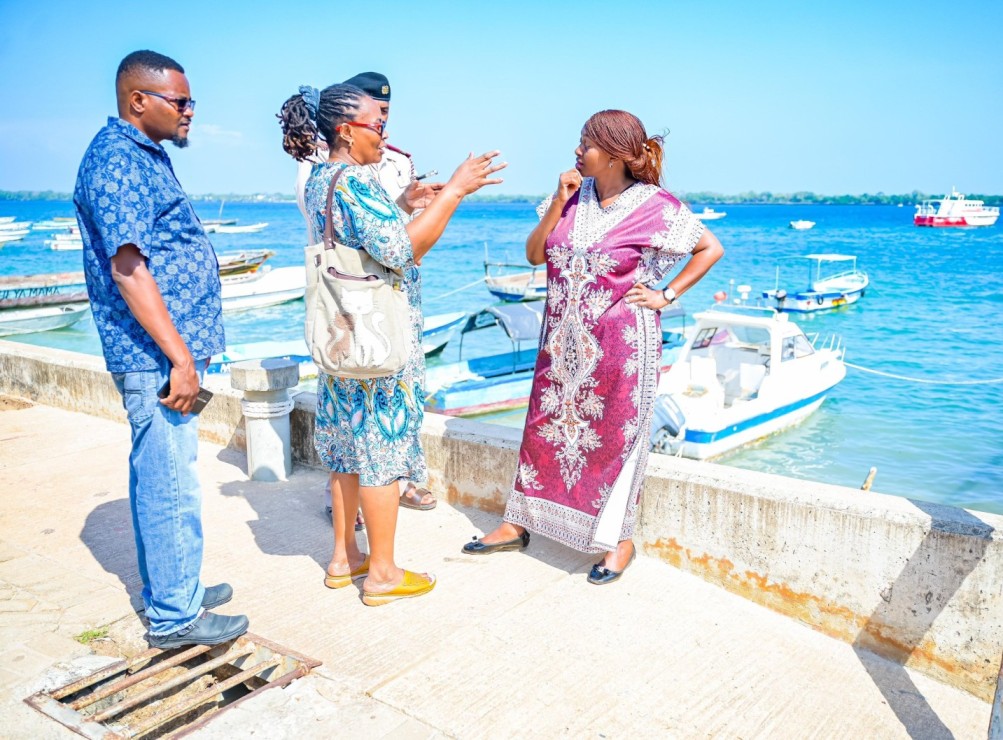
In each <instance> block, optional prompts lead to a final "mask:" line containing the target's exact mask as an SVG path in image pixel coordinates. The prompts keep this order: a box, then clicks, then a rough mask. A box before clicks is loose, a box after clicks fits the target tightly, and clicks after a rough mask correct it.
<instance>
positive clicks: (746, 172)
mask: <svg viewBox="0 0 1003 740" xmlns="http://www.w3.org/2000/svg"><path fill="white" fill-rule="evenodd" d="M812 5H815V4H812ZM817 5H818V6H819V7H817V8H816V7H809V4H808V3H804V2H771V1H770V0H766V1H764V2H756V3H750V2H695V1H691V2H687V3H679V2H662V3H648V2H631V1H630V0H619V2H614V1H613V0H602V2H591V1H590V0H585V1H582V2H565V1H564V0H551V1H550V2H543V1H542V0H537V2H532V3H527V2H518V1H510V2H499V3H461V2H436V1H434V0H432V1H430V2H422V3H413V2H406V3H399V2H393V1H388V2H370V1H368V0H350V1H348V2H342V3H334V2H332V3H326V4H324V3H302V4H295V3H291V4H282V6H281V9H280V6H279V4H278V3H266V2H255V1H254V0H245V1H244V2H240V3H229V2H219V3H210V2H203V3H193V2H187V0H180V1H179V2H174V3H169V4H157V5H156V6H155V5H154V4H152V3H150V4H146V3H142V4H140V3H134V2H133V3H114V2H100V0H96V1H95V2H92V3H78V2H75V3H71V2H58V1H57V2H40V1H39V0H33V1H32V2H23V1H22V0H0V70H3V73H2V74H0V96H2V99H3V100H4V101H6V102H7V103H8V104H7V105H5V106H4V107H3V111H2V112H0V133H2V135H0V189H6V190H21V189H26V190H40V189H53V190H63V191H69V190H71V189H72V186H73V181H74V178H75V175H76V168H77V165H78V163H79V161H80V157H81V155H82V154H83V151H84V149H85V148H86V146H87V143H88V142H89V140H90V139H91V137H92V136H93V135H94V133H95V132H96V131H97V130H98V129H99V128H100V127H101V125H103V123H104V120H105V117H106V116H107V115H114V112H115V98H114V73H115V69H116V67H117V64H118V62H119V60H120V59H121V58H122V57H123V56H124V55H125V54H126V53H128V52H130V51H133V50H135V49H140V48H150V49H154V50H156V51H160V52H162V53H165V54H168V55H170V56H172V57H174V58H175V59H177V60H178V61H179V62H180V63H181V64H182V65H183V66H184V67H185V69H186V70H187V73H188V78H189V80H190V82H191V86H192V92H193V95H194V97H195V98H196V99H197V100H198V112H197V115H196V117H195V122H194V123H195V125H194V126H193V129H192V133H191V138H192V141H193V143H192V146H191V147H190V148H188V149H187V150H184V151H179V150H174V149H171V152H170V153H171V155H172V158H173V160H174V162H175V168H176V170H177V172H178V176H179V178H180V179H181V182H182V183H183V184H184V185H185V187H186V189H187V190H189V192H192V193H206V192H239V193H251V192H292V187H293V180H294V169H295V168H294V166H293V162H292V160H291V159H290V158H289V157H288V156H287V155H286V154H285V153H284V152H283V151H282V149H281V137H280V133H279V128H278V125H277V122H276V119H275V117H274V116H275V113H276V112H277V111H278V109H279V107H280V106H281V104H282V102H283V100H285V99H286V98H287V97H288V96H289V95H291V94H292V93H294V92H295V91H296V88H297V86H298V85H300V84H304V83H311V84H314V85H316V86H318V87H323V86H325V85H327V84H331V83H333V82H338V81H341V80H343V79H345V78H347V77H350V76H351V75H353V74H355V73H357V72H362V71H367V70H376V71H380V72H383V73H385V74H386V75H387V76H388V77H389V78H390V82H391V84H392V85H393V111H392V116H391V120H390V129H389V130H390V138H391V141H392V142H393V143H395V144H397V145H398V146H400V147H401V148H403V149H406V150H408V151H410V152H412V153H413V154H414V155H415V160H416V162H417V166H418V168H419V169H420V170H426V169H431V168H436V169H438V170H439V172H440V173H441V175H442V176H443V177H445V176H448V174H449V173H450V172H451V171H452V169H453V168H454V167H455V166H456V164H457V163H458V162H459V161H460V159H462V157H464V156H465V155H466V154H467V152H468V151H476V152H480V151H483V150H486V149H491V148H497V149H500V150H502V152H503V156H504V158H505V159H506V160H507V161H508V162H509V163H510V165H509V168H508V170H506V172H505V173H504V176H505V178H506V182H505V184H504V185H502V186H500V187H499V188H498V189H497V190H496V191H495V192H505V193H542V192H545V191H549V190H550V189H551V188H552V187H553V185H554V184H555V183H556V179H557V176H558V174H559V173H560V172H561V171H562V170H564V169H567V168H569V167H570V166H571V165H572V164H573V154H572V150H573V149H574V147H575V145H576V143H577V140H578V134H579V131H580V129H581V125H582V123H583V122H584V120H585V119H586V118H587V117H588V116H589V115H590V114H591V113H593V112H595V111H597V110H600V109H602V108H612V107H618V108H626V109H627V110H630V111H632V112H634V113H636V114H637V115H638V116H640V118H641V119H642V120H643V121H644V122H645V124H646V125H647V126H648V128H649V130H650V131H652V132H660V131H664V130H669V131H670V133H669V136H668V139H667V157H666V180H667V183H668V186H669V187H670V189H674V190H683V191H696V190H713V191H717V192H723V193H737V192H741V191H746V190H757V191H760V190H769V191H773V192H789V191H794V190H814V191H816V192H820V193H844V192H845V193H862V192H865V191H866V192H872V193H873V192H878V191H882V192H886V193H897V192H907V191H911V190H913V189H918V190H922V191H926V192H932V193H939V192H943V191H945V190H947V189H948V188H950V187H951V186H957V187H958V189H959V190H962V191H963V192H983V193H1003V149H1001V147H1000V134H1001V131H1003V44H1001V43H1000V32H1001V21H1003V3H1000V2H998V0H997V1H994V2H969V3H964V4H951V3H948V4H945V3H943V2H936V3H935V2H922V1H917V2H908V3H906V2H879V3H876V2H858V1H857V0H844V1H843V2H840V3H825V4H824V7H823V4H822V3H818V4H817Z"/></svg>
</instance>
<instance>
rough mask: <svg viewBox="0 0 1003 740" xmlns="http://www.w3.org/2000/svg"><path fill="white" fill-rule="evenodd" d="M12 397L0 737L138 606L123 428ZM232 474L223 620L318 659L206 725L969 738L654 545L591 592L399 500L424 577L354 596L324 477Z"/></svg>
mask: <svg viewBox="0 0 1003 740" xmlns="http://www.w3.org/2000/svg"><path fill="white" fill-rule="evenodd" d="M7 408H9V410H6V411H0V443H2V446H0V451H2V452H0V455H2V456H0V465H2V471H0V497H2V500H3V502H4V504H3V508H2V510H0V589H3V590H2V593H3V601H2V602H0V640H2V641H3V643H2V644H3V645H4V650H3V651H2V653H0V736H4V737H13V738H21V737H24V738H39V737H41V738H45V737H67V738H68V737H72V735H70V734H69V733H68V732H65V731H63V730H61V729H59V728H58V727H57V726H56V725H55V724H54V723H53V722H52V721H51V720H48V719H46V718H43V717H41V716H40V715H38V714H36V713H35V712H34V711H33V710H31V709H30V708H28V707H27V706H25V705H24V704H22V703H21V700H22V699H23V698H24V697H25V696H27V695H28V694H29V693H30V689H31V688H32V687H33V686H34V685H35V683H37V681H38V678H39V676H40V675H42V674H43V672H44V670H45V668H46V666H47V665H49V664H50V663H53V662H56V661H58V660H65V659H68V658H71V657H74V656H77V657H79V656H80V655H81V654H83V653H86V652H87V649H86V648H83V646H81V645H78V644H77V643H76V642H73V641H72V639H71V638H72V637H73V636H74V635H77V634H79V633H80V632H82V631H83V630H85V629H90V628H94V627H97V626H100V625H104V624H108V623H112V622H116V623H118V622H119V621H120V620H124V621H125V622H126V623H128V622H129V621H130V620H131V619H132V617H130V614H131V606H130V594H131V595H133V597H134V595H135V592H136V590H137V589H138V586H139V583H138V576H137V572H136V564H135V553H134V551H133V544H132V536H131V533H130V519H129V509H128V502H127V498H126V495H127V487H128V480H127V471H126V455H127V448H128V437H129V432H128V427H127V426H126V425H124V424H118V423H113V422H111V421H107V420H104V419H100V418H96V417H93V416H87V415H83V414H77V413H71V412H68V411H64V410H57V409H52V408H46V407H42V406H34V407H28V408H17V407H16V405H13V406H10V407H7ZM453 428H454V429H455V425H454V427H453ZM468 454H469V451H468ZM243 466H244V460H243V456H242V455H241V454H240V453H238V452H236V451H234V450H229V449H224V448H221V447H218V446H214V445H212V444H209V443H203V444H202V446H201V452H200V460H199V469H200V475H201V478H202V482H203V488H204V502H203V510H204V524H205V533H206V552H205V565H204V577H205V579H206V581H207V582H209V583H215V582H218V581H220V580H228V581H229V582H230V583H231V584H232V585H233V586H234V589H235V592H236V595H235V598H234V600H233V602H231V603H230V604H228V605H227V606H226V608H225V609H221V610H220V611H222V612H224V613H238V612H245V613H247V614H248V615H249V616H250V618H251V627H252V630H253V631H254V632H256V633H257V634H260V635H262V636H264V637H266V638H268V639H272V640H274V641H276V642H278V643H279V644H282V645H285V646H287V647H289V648H292V649H294V650H298V651H300V652H302V653H304V654H306V655H309V656H311V657H314V658H318V659H320V660H323V661H324V665H323V666H322V667H321V668H319V669H317V671H316V676H315V677H314V678H311V679H306V682H305V683H303V684H301V685H300V686H298V687H296V686H295V684H294V687H295V688H294V689H293V690H291V691H275V692H271V696H269V692H266V693H265V694H264V695H262V698H261V699H258V700H254V701H252V702H248V703H247V704H246V705H245V706H244V707H243V708H242V709H241V710H240V711H239V712H237V713H235V714H233V715H232V716H230V717H227V718H221V720H220V724H219V725H218V726H217V727H216V728H213V729H212V730H207V731H206V733H207V734H206V735H205V736H207V737H216V736H219V737H224V736H225V737H244V736H249V735H251V734H252V732H253V733H256V735H259V736H267V737H289V738H292V737H298V738H314V737H317V738H320V737H330V736H332V734H334V735H341V734H347V733H348V731H351V732H352V733H353V734H359V735H360V736H367V737H368V736H373V737H381V736H393V737H412V736H413V737H435V736H448V737H485V736H491V737H498V736H510V735H515V734H527V735H538V736H544V737H551V736H556V735H571V736H591V737H595V736H597V735H601V736H605V737H617V736H620V737H629V736H641V737H650V736H654V735H656V734H657V735H659V736H669V737H694V736H706V735H710V736H724V737H777V736H781V737H783V736H797V737H832V736H839V737H887V738H906V737H912V738H920V737H923V738H926V737H948V736H951V735H953V736H954V737H958V738H977V737H984V736H985V731H986V727H987V724H988V719H989V705H988V704H987V703H986V702H983V701H981V700H979V699H977V698H975V697H973V696H972V695H970V694H968V693H965V692H962V691H960V690H958V689H956V688H953V687H950V686H947V685H945V684H942V683H939V682H937V681H934V680H932V679H930V678H928V677H926V676H924V675H922V674H920V673H918V672H917V671H914V670H911V669H909V668H903V667H902V666H900V665H897V664H895V663H892V662H890V661H887V660H884V659H881V658H879V657H876V656H874V655H873V654H872V653H870V652H868V651H867V650H864V649H862V648H861V647H860V646H859V645H858V646H853V645H849V644H847V643H846V642H841V641H838V640H834V639H831V638H829V637H827V636H825V635H823V634H822V633H820V632H818V631H816V630H812V629H809V628H807V627H805V626H804V625H801V624H798V622H796V621H795V620H791V619H788V618H786V617H784V616H782V615H780V614H778V613H776V612H775V611H771V610H769V609H764V608H762V607H761V606H758V605H757V604H754V603H751V602H750V601H748V600H746V599H743V598H740V597H738V596H736V595H735V594H733V593H729V592H728V591H726V590H724V589H721V588H717V587H715V586H713V585H711V584H709V583H707V582H706V581H704V580H702V579H700V578H694V577H693V576H692V575H690V574H688V573H685V572H683V571H681V570H679V569H676V568H672V567H669V566H668V565H666V564H665V563H664V562H661V561H660V560H658V559H657V558H651V557H639V558H638V559H637V561H636V562H635V563H634V564H633V565H632V566H631V568H630V569H629V571H628V572H627V574H626V575H625V577H624V578H623V579H622V580H621V581H620V582H619V583H617V584H614V585H612V586H609V587H604V588H597V587H594V586H590V585H588V584H587V583H586V581H585V574H586V572H587V570H588V568H589V566H590V563H591V560H592V559H591V558H589V557H587V556H583V555H581V554H579V553H576V552H574V551H570V550H568V549H566V548H562V547H560V546H558V545H556V544H554V543H552V542H549V541H546V540H542V539H539V540H538V539H534V540H533V542H532V544H531V547H530V549H529V550H528V551H527V552H526V553H524V554H520V553H505V554H501V555H495V556H490V557H483V558H475V557H470V556H464V555H462V554H461V553H460V552H459V548H460V546H461V545H462V543H463V542H464V541H466V540H467V539H468V538H469V536H470V535H472V534H475V533H478V532H480V531H484V530H485V529H487V528H489V527H491V526H493V524H494V523H495V521H496V516H495V515H493V514H488V513H485V512H483V511H480V510H478V509H467V508H454V507H451V506H449V505H448V504H446V503H440V504H439V506H438V507H437V508H436V509H435V510H433V511H431V512H417V511H410V510H403V509H402V510H401V512H400V524H399V531H398V538H397V540H398V553H399V559H400V562H401V563H402V564H403V565H405V566H407V567H411V568H412V569H421V570H429V571H432V572H434V573H435V574H436V575H437V576H438V579H439V580H438V585H437V587H436V589H435V591H434V592H433V593H432V594H430V595H429V596H426V597H422V598H420V599H414V600H410V601H404V602H399V603H396V604H392V605H389V606H385V607H381V608H375V609H374V608H367V607H365V606H363V605H362V604H361V602H360V599H359V593H358V591H357V589H355V588H347V589H342V590H339V591H330V590H327V589H325V588H324V586H323V585H322V578H323V571H324V567H325V566H326V564H327V560H328V557H329V554H330V547H331V531H330V525H329V524H328V523H327V521H326V520H325V517H324V516H323V514H322V490H323V484H324V478H325V476H324V475H323V474H322V473H321V472H319V471H316V470H312V469H309V468H304V467H298V468H297V469H296V471H295V472H294V475H293V477H292V479H291V480H290V481H289V482H287V483H260V482H252V481H248V480H247V478H246V475H245V474H244V472H243V470H244V468H243ZM132 603H135V599H134V598H133V602H132ZM137 629H138V627H137ZM257 702H260V703H257ZM211 727H212V725H210V728H211ZM213 733H215V734H213Z"/></svg>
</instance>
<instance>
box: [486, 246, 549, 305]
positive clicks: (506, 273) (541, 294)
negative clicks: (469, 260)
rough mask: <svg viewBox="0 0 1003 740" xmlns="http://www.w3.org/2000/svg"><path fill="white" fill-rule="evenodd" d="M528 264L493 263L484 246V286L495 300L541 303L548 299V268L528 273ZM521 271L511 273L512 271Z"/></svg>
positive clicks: (539, 268)
mask: <svg viewBox="0 0 1003 740" xmlns="http://www.w3.org/2000/svg"><path fill="white" fill-rule="evenodd" d="M527 267H529V265H528V264H526V263H523V264H518V263H513V262H491V260H490V258H489V256H488V248H487V245H485V246H484V284H485V285H486V286H487V288H488V292H489V293H491V295H493V296H494V297H495V298H499V299H501V300H503V301H508V302H510V303H516V302H520V301H539V300H543V299H544V298H546V297H547V268H546V267H545V266H543V265H540V266H538V267H534V268H533V269H532V270H529V271H526V268H527ZM514 269H517V270H520V271H519V272H511V270H514Z"/></svg>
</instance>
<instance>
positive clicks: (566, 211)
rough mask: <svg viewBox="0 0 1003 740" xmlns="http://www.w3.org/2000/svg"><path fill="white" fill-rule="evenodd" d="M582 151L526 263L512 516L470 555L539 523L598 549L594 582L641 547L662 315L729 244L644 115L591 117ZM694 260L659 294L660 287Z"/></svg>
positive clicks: (513, 543) (521, 543) (543, 211)
mask: <svg viewBox="0 0 1003 740" xmlns="http://www.w3.org/2000/svg"><path fill="white" fill-rule="evenodd" d="M575 158H576V159H575V168H574V169H572V170H569V171H568V172H565V173H563V174H562V175H561V176H560V179H559V181H558V185H557V192H555V193H554V195H552V196H551V197H550V198H548V199H547V200H545V201H544V202H543V203H542V204H541V206H540V208H539V209H538V213H539V214H540V223H539V225H538V226H537V227H536V228H535V229H534V230H533V232H532V233H531V234H530V235H529V238H528V239H527V240H526V257H527V259H528V260H529V261H530V263H531V264H534V265H539V264H543V263H544V262H546V263H547V306H546V316H545V318H544V323H543V336H542V337H541V339H540V353H539V355H538V357H537V361H536V372H535V375H534V378H533V390H532V393H531V395H530V400H529V410H528V413H527V415H526V426H525V430H524V432H523V438H522V447H521V449H520V451H519V463H518V468H517V470H516V475H515V482H514V484H513V487H512V492H511V494H510V495H509V499H508V504H507V506H506V509H505V515H504V521H503V522H502V524H501V526H499V527H498V528H497V529H495V530H494V531H493V532H491V533H490V534H488V535H487V536H485V537H483V538H482V539H480V540H478V539H477V538H474V541H473V542H469V543H467V544H466V545H465V546H464V547H463V550H464V552H466V553H469V554H489V553H493V552H499V551H503V550H519V549H523V548H525V547H526V546H527V545H528V544H529V533H530V532H536V533H538V534H541V535H544V536H546V537H550V538H551V539H554V540H557V541H558V542H561V543H563V544H565V545H568V546H570V547H573V548H575V549H577V550H580V551H582V552H589V553H603V559H602V560H601V561H600V562H598V563H596V564H595V565H594V566H593V567H592V572H591V573H590V574H589V577H588V580H589V582H590V583H594V584H606V583H611V582H613V581H615V580H617V579H618V578H619V577H620V575H621V574H622V573H623V570H624V568H626V567H627V565H628V564H629V563H630V562H631V561H632V560H633V558H634V554H635V551H634V544H633V542H632V540H631V538H632V536H633V532H634V522H635V519H636V516H637V504H638V501H639V498H640V493H641V483H642V481H643V479H644V467H645V462H646V460H647V457H648V430H649V429H650V427H651V413H652V408H653V406H654V401H655V390H656V388H657V385H658V368H659V365H660V362H659V360H660V355H661V346H662V341H661V327H660V322H659V313H658V311H659V309H662V308H664V307H665V306H667V305H669V304H670V303H672V302H673V301H674V300H675V299H676V298H677V297H678V296H679V295H681V294H682V293H684V292H685V291H686V290H687V289H688V288H690V287H692V286H693V285H694V284H695V283H696V282H697V281H698V280H700V278H702V277H703V276H704V274H706V272H707V271H708V270H709V269H710V268H711V266H712V265H713V264H714V263H715V262H716V261H717V260H718V259H719V258H720V257H721V255H722V254H724V250H723V249H722V248H721V244H720V243H719V242H718V240H717V239H716V238H715V237H714V235H713V234H711V233H710V231H708V230H706V229H705V228H704V227H703V224H702V223H701V222H700V221H699V220H698V219H697V218H696V217H695V216H694V215H693V214H692V213H691V212H690V210H689V209H688V208H687V207H686V206H685V205H683V204H682V203H680V202H679V201H678V200H677V199H676V198H675V197H674V196H673V195H671V194H670V193H668V192H667V191H665V190H663V189H662V188H661V187H660V181H661V170H662V138H661V137H660V136H652V137H649V136H648V135H647V133H646V132H645V130H644V126H643V124H642V123H641V122H640V121H639V120H638V119H637V117H636V116H634V115H632V114H630V113H627V112H626V111H621V110H605V111H601V112H599V113H596V114H595V115H593V116H592V117H591V118H589V120H588V121H586V122H585V126H584V127H583V128H582V134H581V142H580V143H579V145H578V148H577V149H575ZM686 256H689V260H688V261H687V262H686V264H685V266H684V267H683V269H682V270H680V271H679V272H678V273H677V274H676V275H675V276H674V277H673V278H672V279H671V281H670V282H669V285H668V287H667V288H666V289H665V290H664V291H661V290H656V289H655V288H653V287H652V286H654V285H657V284H658V283H659V282H661V280H662V279H663V278H664V277H666V276H667V275H668V274H669V272H670V271H671V270H672V268H673V267H674V266H675V264H676V263H677V262H679V261H680V260H682V259H683V258H684V257H686Z"/></svg>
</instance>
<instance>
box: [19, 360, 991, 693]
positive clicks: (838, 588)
mask: <svg viewBox="0 0 1003 740" xmlns="http://www.w3.org/2000/svg"><path fill="white" fill-rule="evenodd" d="M206 385H207V386H208V387H210V389H212V390H213V391H215V392H216V397H215V398H214V399H213V402H212V403H211V404H209V406H208V407H207V408H206V410H205V411H204V412H203V414H202V418H201V422H200V429H201V434H202V436H203V437H204V438H205V439H207V440H211V441H213V442H216V443H219V444H224V445H230V446H233V447H237V448H240V449H242V448H243V447H244V434H243V422H242V419H241V412H240V402H239V395H238V393H237V392H236V391H233V390H231V389H230V388H229V387H228V385H227V380H226V379H225V378H220V377H218V376H217V377H212V376H210V377H209V379H208V380H207V381H206ZM0 395H5V396H11V397H15V398H22V399H28V400H31V401H34V402H37V403H41V404H47V405H52V406H58V407H62V408H66V409H70V410H74V411H80V412H84V413H88V414H93V415H98V416H103V417H108V418H114V419H120V420H122V421H124V418H125V416H124V412H123V410H122V404H121V400H120V398H119V396H118V393H117V392H116V391H115V388H114V386H113V385H112V383H111V380H110V378H109V376H108V374H107V373H106V372H105V371H104V363H103V361H102V360H101V359H100V358H94V357H89V356H86V355H80V354H75V353H71V352H64V351H61V350H52V349H44V348H38V347H32V346H29V345H24V344H18V343H14V342H6V341H0ZM314 403H315V398H314V395H313V394H312V393H302V394H300V395H299V396H298V397H297V399H296V407H295V409H294V411H293V417H292V443H293V458H294V460H297V461H298V462H300V463H304V464H307V465H318V461H317V457H316V454H315V452H314V450H313V444H312V436H313V407H314ZM0 432H2V430H0ZM520 434H521V433H520V431H519V430H515V429H508V428H504V427H497V426H493V425H488V424H482V423H478V422H474V421H470V420H465V419H454V418H450V417H444V416H437V415H432V414H429V415H427V416H426V422H425V426H424V428H423V431H422V435H423V442H424V445H425V450H426V455H427V458H428V465H429V470H430V477H431V481H430V482H431V487H432V488H433V490H435V491H437V492H439V493H440V495H441V496H443V497H444V498H446V499H447V500H448V501H449V502H450V503H454V504H460V505H463V506H472V507H477V508H480V509H484V510H488V511H492V512H497V513H501V511H502V510H503V508H504V505H505V498H506V496H507V493H508V490H509V486H510V485H511V482H512V476H513V472H514V470H515V464H516V456H517V454H518V448H519V439H520ZM0 438H2V433H0ZM0 461H2V452H0ZM0 467H2V465H0ZM635 541H636V542H637V544H638V546H639V547H641V548H642V550H643V551H644V552H645V553H646V554H647V555H649V556H652V557H658V558H661V559H663V560H665V561H666V562H668V563H670V564H672V565H674V566H676V567H678V568H681V569H683V570H686V571H688V572H690V573H693V574H694V575H697V576H699V577H701V578H704V579H706V580H708V581H711V582H713V583H715V584H717V585H719V586H721V587H722V588H726V589H728V590H729V591H733V592H735V593H738V594H741V595H742V596H745V597H746V598H748V599H750V600H752V601H754V602H757V603H759V604H762V605H763V606H766V607H769V608H770V609H774V610H776V611H778V612H781V613H783V614H786V615H788V616H790V617H792V618H795V619H797V620H799V621H801V622H803V623H805V624H807V625H810V626H811V627H813V628H815V629H818V630H821V631H822V632H825V633H826V634H829V635H831V636H833V637H836V638H838V639H840V640H844V641H846V642H848V643H850V644H852V645H853V646H854V647H855V648H858V649H864V650H868V651H871V652H874V653H877V654H879V655H883V656H885V657H887V658H890V659H892V660H893V661H895V662H896V663H898V664H900V665H908V666H910V667H911V668H914V669H916V670H918V671H921V672H923V673H925V674H928V675H930V676H932V677H934V678H936V679H938V680H940V681H943V682H945V683H948V684H951V685H954V686H957V687H959V688H962V689H964V690H966V691H968V692H970V693H972V694H974V695H976V696H978V697H980V698H982V699H984V700H986V701H991V700H992V698H993V693H994V690H995V687H996V678H997V672H998V669H999V665H1000V656H1001V652H1003V517H1000V516H994V515H992V514H985V513H981V512H975V511H967V510H964V509H957V508H954V507H949V506H941V505H937V504H930V503H926V502H923V501H918V500H912V499H905V498H900V497H897V496H887V495H883V494H880V493H875V492H863V491H859V490H855V489H851V488H844V487H840V486H831V485H826V484H822V483H815V482H811V481H802V480H794V479H790V478H784V477H782V476H776V475H768V474H764V473H754V472H750V471H745V470H738V469H735V468H728V467H725V466H721V465H715V464H713V463H706V462H696V461H692V460H683V459H677V458H669V457H663V456H660V455H653V456H652V457H651V458H650V461H649V464H648V470H647V477H646V479H645V486H644V492H643V501H642V506H641V514H640V520H639V525H638V529H637V533H636V538H635Z"/></svg>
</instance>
